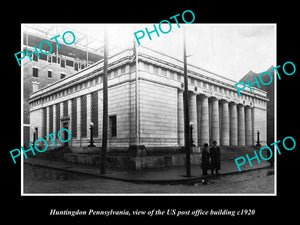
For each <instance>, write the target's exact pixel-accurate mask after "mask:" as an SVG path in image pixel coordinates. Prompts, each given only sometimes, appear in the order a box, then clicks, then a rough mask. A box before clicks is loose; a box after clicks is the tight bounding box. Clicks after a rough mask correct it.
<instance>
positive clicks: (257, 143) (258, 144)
mask: <svg viewBox="0 0 300 225" xmlns="http://www.w3.org/2000/svg"><path fill="white" fill-rule="evenodd" d="M256 146H260V141H259V131H257V142H256Z"/></svg>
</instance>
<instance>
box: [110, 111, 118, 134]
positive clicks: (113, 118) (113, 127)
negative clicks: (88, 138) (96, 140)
mask: <svg viewBox="0 0 300 225" xmlns="http://www.w3.org/2000/svg"><path fill="white" fill-rule="evenodd" d="M109 131H110V137H116V136H117V116H116V115H113V116H109Z"/></svg>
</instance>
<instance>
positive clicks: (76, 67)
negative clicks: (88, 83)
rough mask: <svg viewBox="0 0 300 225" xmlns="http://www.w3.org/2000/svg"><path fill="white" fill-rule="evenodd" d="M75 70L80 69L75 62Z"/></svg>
mask: <svg viewBox="0 0 300 225" xmlns="http://www.w3.org/2000/svg"><path fill="white" fill-rule="evenodd" d="M74 70H75V71H78V63H75V67H74Z"/></svg>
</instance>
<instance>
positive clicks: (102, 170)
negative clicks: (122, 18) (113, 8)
mask: <svg viewBox="0 0 300 225" xmlns="http://www.w3.org/2000/svg"><path fill="white" fill-rule="evenodd" d="M103 63H104V65H103V127H102V148H101V165H100V174H105V161H106V149H107V119H108V111H107V101H108V97H107V67H108V43H107V33H106V27H104V59H103Z"/></svg>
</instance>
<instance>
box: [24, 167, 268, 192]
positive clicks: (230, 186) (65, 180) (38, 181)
mask: <svg viewBox="0 0 300 225" xmlns="http://www.w3.org/2000/svg"><path fill="white" fill-rule="evenodd" d="M272 172H273V169H270V168H265V169H259V170H253V171H248V172H245V173H240V174H233V175H223V176H219V177H214V178H211V179H209V182H208V184H206V185H204V184H202V183H194V184H176V185H160V184H135V183H128V182H122V181H116V180H110V179H101V178H96V177H94V176H89V175H83V174H78V173H71V172H64V171H59V170H56V169H50V168H44V167H40V166H31V165H28V164H24V194H30V193H41V194H51V193H62V194H64V193H68V194H76V193H77V194H85V193H86V194H90V193H94V194H102V193H109V194H113V193H116V194H122V193H138V194H143V193H145V194H147V193H158V194H159V193H162V194H176V193H178V194H184V193H185V194H189V193H191V194H197V193H198V194H202V193H208V194H215V193H234V194H238V193H268V194H272V193H274V175H273V173H272Z"/></svg>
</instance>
